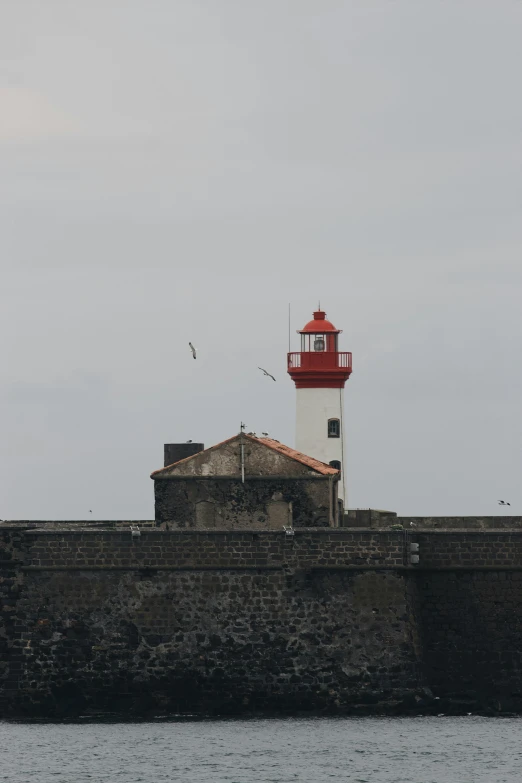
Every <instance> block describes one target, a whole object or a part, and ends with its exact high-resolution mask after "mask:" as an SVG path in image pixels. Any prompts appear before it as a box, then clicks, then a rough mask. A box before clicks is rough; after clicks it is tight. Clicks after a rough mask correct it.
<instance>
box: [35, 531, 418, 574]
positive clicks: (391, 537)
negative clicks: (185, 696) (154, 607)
mask: <svg viewBox="0 0 522 783" xmlns="http://www.w3.org/2000/svg"><path fill="white" fill-rule="evenodd" d="M25 540H26V547H27V557H26V561H25V562H26V565H28V566H39V567H76V568H83V567H86V566H87V567H112V568H121V567H123V568H127V567H135V568H137V567H140V568H142V567H146V568H165V567H170V568H181V567H188V568H201V567H206V568H214V567H217V568H245V567H249V568H264V567H278V568H282V567H288V568H297V569H298V568H307V569H309V568H325V567H341V568H342V567H346V566H352V567H361V566H370V567H375V566H387V567H396V566H402V565H403V564H404V562H405V560H404V557H405V554H404V553H405V537H404V534H403V533H402V532H401V531H386V532H377V531H352V530H350V531H348V530H333V529H323V530H314V529H304V530H303V529H301V530H298V531H296V532H295V535H294V536H287V535H285V533H284V532H283V531H281V532H279V531H278V532H269V531H264V530H260V531H252V532H250V531H248V532H246V531H242V532H239V531H233V532H232V531H229V532H225V531H171V530H169V531H164V530H144V531H142V533H141V536H140V537H139V538H132V537H131V534H130V529H129V531H124V532H122V531H103V532H101V531H85V530H84V531H77V532H76V531H49V532H47V531H27V532H26V533H25Z"/></svg>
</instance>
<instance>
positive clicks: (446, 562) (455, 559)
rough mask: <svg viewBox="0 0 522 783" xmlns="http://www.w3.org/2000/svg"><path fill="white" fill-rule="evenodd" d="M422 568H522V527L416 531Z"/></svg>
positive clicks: (414, 537) (413, 538) (415, 538)
mask: <svg viewBox="0 0 522 783" xmlns="http://www.w3.org/2000/svg"><path fill="white" fill-rule="evenodd" d="M411 541H415V542H418V544H419V559H420V562H419V566H420V567H422V568H437V567H438V568H450V567H451V568H455V567H468V568H470V567H473V568H483V567H489V568H498V569H501V568H504V567H520V568H522V530H511V531H496V532H493V531H489V530H484V531H478V530H477V531H465V532H463V531H460V532H448V531H445V532H442V531H441V532H435V531H433V532H429V533H426V532H412V533H411Z"/></svg>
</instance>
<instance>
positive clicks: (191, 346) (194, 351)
mask: <svg viewBox="0 0 522 783" xmlns="http://www.w3.org/2000/svg"><path fill="white" fill-rule="evenodd" d="M189 346H190V350H191V351H192V358H193V359H195V358H196V353H197V350H198V349H197V348H194V346H193V345H192V343H189Z"/></svg>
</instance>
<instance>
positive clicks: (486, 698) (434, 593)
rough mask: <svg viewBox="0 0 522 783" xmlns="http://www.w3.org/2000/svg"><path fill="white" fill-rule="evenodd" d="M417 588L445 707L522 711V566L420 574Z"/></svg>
mask: <svg viewBox="0 0 522 783" xmlns="http://www.w3.org/2000/svg"><path fill="white" fill-rule="evenodd" d="M417 585H418V597H419V608H420V613H419V616H420V620H421V622H420V631H421V635H422V639H423V654H422V656H423V665H424V671H425V675H426V680H427V682H429V684H430V687H431V688H432V689H433V692H434V694H435V696H437V697H439V699H440V700H441V701H439V704H442V702H443V701H444V700H446V701H447V702H448V701H449V702H450V704H451V706H452V709H453V710H457V711H460V712H467V711H472V710H476V708H477V704H478V705H481V708H482V709H484V708H485V709H486V710H489V711H490V712H493V713H495V712H500V711H508V712H509V711H513V712H518V713H520V712H522V569H520V568H519V570H505V571H496V570H488V571H476V570H472V569H470V570H464V571H455V570H453V571H445V572H440V571H439V572H420V573H419V574H418V579H417ZM441 711H445V709H442V706H441Z"/></svg>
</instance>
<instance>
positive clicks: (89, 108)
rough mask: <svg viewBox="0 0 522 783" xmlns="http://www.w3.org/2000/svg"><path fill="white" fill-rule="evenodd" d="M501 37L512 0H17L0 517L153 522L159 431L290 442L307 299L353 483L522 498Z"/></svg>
mask: <svg viewBox="0 0 522 783" xmlns="http://www.w3.org/2000/svg"><path fill="white" fill-rule="evenodd" d="M521 40H522V3H521V2H519V1H517V0H467V1H466V0H453V1H452V2H450V1H449V0H448V2H444V1H443V0H440V2H439V0H437V1H433V2H418V0H409V1H408V0H263V1H262V2H254V0H147V2H146V1H145V0H90V2H88V3H80V2H70V1H69V0H46V2H41V0H34V1H33V2H31V0H16V2H9V0H8V2H6V3H5V4H4V6H3V9H2V25H1V28H0V52H1V57H2V60H1V64H0V223H1V225H0V243H1V244H0V247H1V259H2V266H3V272H2V278H1V280H2V283H1V293H0V318H1V329H2V338H3V339H2V345H1V357H0V360H1V365H0V366H1V369H2V373H1V375H2V377H1V388H0V402H1V421H2V428H3V430H4V435H3V436H2V437H1V442H0V450H1V466H0V471H1V479H0V480H1V484H2V493H1V494H2V497H1V503H0V517H1V518H2V519H7V518H17V519H24V518H25V519H31V518H33V519H85V518H88V517H90V516H91V515H90V514H89V509H92V512H93V513H92V517H93V518H97V519H108V518H118V519H140V518H142V519H147V518H149V519H150V518H152V517H153V514H154V511H153V483H152V481H151V480H150V478H149V474H150V472H151V471H152V470H154V469H156V468H160V467H162V464H163V443H164V442H176V441H185V440H187V439H189V438H190V439H193V440H195V441H196V440H201V441H204V443H205V444H206V445H212V444H213V443H215V442H217V441H219V440H222V439H224V438H227V437H230V436H231V435H233V434H235V433H236V432H237V431H238V430H239V426H240V422H241V420H243V421H245V422H246V423H247V425H248V429H249V430H250V429H251V430H255V431H257V432H261V431H268V432H269V433H270V434H271V435H272V436H273V437H275V438H277V439H279V440H281V441H282V442H284V443H287V444H289V445H293V444H294V437H295V433H294V419H295V389H294V387H293V384H292V382H291V381H290V379H289V377H288V376H287V374H286V352H287V350H288V303H289V302H291V303H292V330H293V337H292V347H293V348H294V349H297V347H298V343H297V337H296V336H295V330H296V329H298V328H301V327H302V326H303V325H304V323H305V322H306V321H307V320H308V319H309V318H310V317H311V313H312V310H313V309H314V308H315V307H316V305H317V301H318V299H319V298H320V300H321V304H322V305H323V307H324V308H325V309H326V311H327V313H328V317H329V318H330V319H331V320H332V321H333V322H334V323H335V325H336V326H337V327H338V328H340V329H343V334H342V335H341V338H342V343H341V345H342V349H343V350H352V351H353V364H354V371H353V375H352V377H351V379H350V380H349V382H348V383H347V387H346V418H347V421H346V429H347V443H346V460H347V483H348V493H349V504H350V506H351V507H368V506H371V507H374V508H386V509H391V510H394V511H397V512H399V513H402V514H416V515H417V514H418V515H422V514H426V515H427V514H444V515H460V514H496V513H503V510H502V509H501V508H499V506H498V505H497V500H498V499H506V500H510V501H511V503H512V506H511V510H512V512H513V513H518V514H520V513H522V491H521V488H520V485H521V480H520V479H521V468H522V459H521V443H522V417H521V397H522V362H521V348H522V313H521V310H522V307H521V301H522V297H521V295H522V225H521V206H522V176H521V175H522V171H521V169H522V165H521V164H522V102H521V100H520V77H521V73H522V46H521ZM189 340H191V341H192V342H193V343H194V344H195V345H196V346H197V347H198V348H199V351H200V352H199V355H198V359H197V361H196V362H194V361H193V359H192V357H191V354H190V352H189V349H188V345H187V343H188V341H189ZM258 365H261V366H263V367H266V368H267V369H268V370H269V371H270V372H272V373H273V374H274V375H275V376H276V378H277V383H275V384H274V383H273V382H272V381H271V380H270V379H269V378H266V377H264V376H263V375H262V374H261V373H260V372H259V370H258V369H257V367H258Z"/></svg>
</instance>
